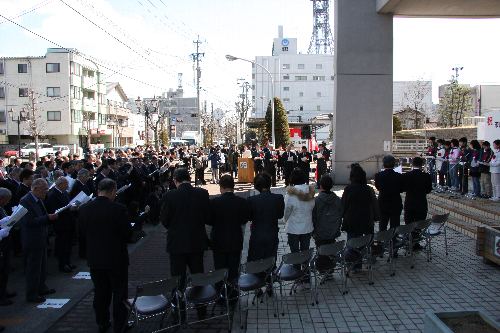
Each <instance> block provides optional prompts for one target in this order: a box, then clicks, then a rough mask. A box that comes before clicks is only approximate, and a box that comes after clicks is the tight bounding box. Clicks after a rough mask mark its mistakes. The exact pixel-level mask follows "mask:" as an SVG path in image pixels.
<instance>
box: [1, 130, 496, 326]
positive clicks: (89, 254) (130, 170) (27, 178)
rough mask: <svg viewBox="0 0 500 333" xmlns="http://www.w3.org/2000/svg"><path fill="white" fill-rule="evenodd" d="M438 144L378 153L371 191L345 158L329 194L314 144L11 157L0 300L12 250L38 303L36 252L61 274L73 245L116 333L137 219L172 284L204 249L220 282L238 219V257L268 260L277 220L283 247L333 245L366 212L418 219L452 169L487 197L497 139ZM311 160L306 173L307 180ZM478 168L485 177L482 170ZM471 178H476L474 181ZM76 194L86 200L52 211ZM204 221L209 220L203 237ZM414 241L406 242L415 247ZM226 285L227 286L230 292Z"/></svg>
mask: <svg viewBox="0 0 500 333" xmlns="http://www.w3.org/2000/svg"><path fill="white" fill-rule="evenodd" d="M440 144H441V141H440V140H438V141H435V140H434V138H431V141H430V145H429V150H428V152H427V156H426V159H427V164H426V159H424V158H420V157H416V158H414V159H413V160H412V170H411V171H410V172H406V173H404V174H400V173H398V172H395V171H394V168H395V165H396V159H395V158H394V157H393V156H390V155H388V156H385V157H384V159H383V166H384V170H383V171H381V172H379V173H378V174H376V176H375V187H376V189H377V190H378V193H379V195H378V198H377V197H376V195H375V191H374V190H373V188H372V187H371V186H369V185H368V184H367V177H366V172H365V171H364V170H363V169H362V167H361V166H360V165H359V164H352V165H351V171H350V184H349V185H348V186H347V187H345V189H344V191H343V194H342V196H341V197H339V196H337V195H336V194H335V193H334V192H333V191H332V188H333V180H332V178H331V177H330V175H329V172H328V164H327V163H328V160H329V157H330V152H329V151H328V149H327V148H326V145H325V144H320V145H319V150H318V151H316V152H309V151H308V150H307V148H306V147H302V149H301V151H299V152H296V151H295V150H294V149H293V147H292V146H288V147H287V148H286V149H274V148H273V147H272V146H269V145H266V146H265V147H263V148H262V149H261V148H260V147H259V145H253V146H252V147H251V148H250V149H249V148H248V147H242V148H241V149H237V148H236V147H235V146H230V147H227V148H220V147H212V148H211V149H209V150H208V151H205V150H203V149H190V148H188V147H179V148H176V149H168V148H167V147H161V148H160V149H159V150H158V151H156V150H154V149H153V148H152V147H148V148H143V147H138V148H136V149H133V150H132V149H129V150H116V151H115V150H105V151H104V152H102V153H99V154H92V153H89V154H87V155H85V156H84V157H83V158H81V157H80V156H77V155H70V156H62V155H61V154H60V153H56V154H55V155H54V156H44V157H42V158H40V160H39V161H36V162H26V161H25V162H22V161H21V160H19V159H13V160H12V161H10V163H9V164H8V165H3V164H1V165H0V218H3V219H2V220H0V239H1V242H0V259H1V260H0V306H8V305H10V304H12V303H13V299H15V296H16V293H15V292H14V291H10V290H8V289H7V284H8V277H9V272H10V258H11V257H12V256H21V255H22V256H24V258H23V259H24V264H25V276H26V301H27V302H31V303H41V302H44V301H45V300H46V299H45V296H47V295H50V294H54V293H56V290H54V289H52V288H50V287H49V286H48V285H47V284H46V273H47V254H48V252H51V253H53V254H54V256H55V258H56V259H57V262H58V268H59V270H60V271H61V273H63V274H64V273H68V274H69V273H72V272H74V270H75V268H76V266H75V265H74V263H73V262H72V260H71V259H72V258H73V257H74V256H72V249H73V247H74V245H75V244H77V245H78V255H79V256H80V257H81V258H84V259H86V260H87V262H88V265H89V267H90V274H91V278H92V281H93V283H94V287H95V296H94V303H93V306H94V310H95V313H96V321H97V324H98V325H99V329H100V331H101V332H106V331H107V330H108V329H109V328H110V327H111V322H110V319H111V315H110V312H109V307H110V305H111V302H112V303H113V315H112V317H113V329H114V331H115V332H121V331H122V330H123V329H125V328H126V327H127V325H128V324H127V313H128V312H127V306H126V302H124V301H125V300H126V299H127V289H128V252H127V243H129V242H134V241H137V239H139V238H141V237H142V236H144V231H143V228H142V226H143V225H144V223H153V224H157V223H161V224H163V226H164V227H165V228H166V229H167V231H168V232H167V244H166V249H167V252H168V254H169V259H170V260H169V261H170V272H171V275H172V276H179V277H180V287H181V288H183V287H184V286H185V283H186V282H185V281H186V271H187V270H188V269H189V272H191V273H192V274H194V273H201V272H203V270H204V263H203V260H204V252H205V251H206V250H207V249H208V248H210V249H211V250H212V251H213V260H214V268H215V269H219V268H226V269H228V280H229V281H230V282H234V281H235V280H236V279H237V276H238V273H239V267H240V258H241V252H242V249H243V247H244V246H243V245H244V244H243V243H244V237H243V230H244V228H243V226H244V225H245V224H246V223H251V226H250V237H249V244H248V257H247V258H246V260H247V261H255V260H259V259H266V258H269V257H274V258H275V259H277V254H278V243H279V236H278V234H279V226H278V221H279V220H280V219H283V220H284V222H285V232H286V234H287V239H288V246H289V248H290V252H292V253H294V252H299V251H304V250H307V249H309V248H310V246H311V240H314V243H315V245H316V246H321V245H324V244H329V243H333V242H335V241H336V239H337V238H338V237H339V236H340V235H341V231H344V232H346V234H347V239H351V238H355V237H359V236H362V235H366V234H373V233H374V231H375V222H376V221H378V222H379V227H378V230H380V231H381V230H386V229H387V228H388V227H389V228H395V227H397V226H399V225H400V223H401V221H400V216H401V213H402V211H403V209H404V215H403V216H404V222H405V223H411V222H415V221H419V220H423V219H425V218H426V217H427V211H428V209H427V198H426V196H427V194H428V193H430V192H431V191H432V189H433V183H438V184H441V183H442V184H443V186H444V185H445V184H449V185H450V187H451V188H452V189H453V190H461V191H465V192H467V190H466V189H465V190H464V188H463V186H464V184H466V183H467V181H464V178H466V177H467V176H470V177H472V179H473V184H474V193H475V194H476V195H480V194H485V195H487V192H486V191H487V189H488V187H487V186H486V185H484V184H483V183H484V182H485V181H486V180H487V181H488V182H490V184H491V186H492V187H493V193H492V195H490V196H492V198H493V199H496V200H498V198H499V197H498V196H499V193H500V192H499V180H500V171H499V169H500V166H499V165H500V164H499V160H498V158H497V156H499V157H500V152H499V149H500V141H498V140H496V141H495V142H494V143H493V146H494V148H493V150H490V148H489V144H488V143H487V142H483V148H480V147H478V144H477V142H476V141H474V140H473V141H472V142H471V143H470V148H468V147H467V140H465V141H464V139H461V140H452V141H451V146H450V147H448V148H447V142H444V143H443V147H441V146H440ZM239 157H243V158H252V159H253V160H254V163H255V178H254V182H253V184H254V187H255V189H256V190H257V191H258V192H259V193H258V194H257V195H255V196H251V197H249V198H248V199H243V198H241V197H238V196H237V195H235V193H234V188H235V177H237V174H238V162H237V161H238V158H239ZM462 160H463V161H464V163H461V162H460V161H462ZM313 161H316V180H317V182H315V183H314V184H309V182H310V178H309V174H310V172H311V165H310V163H311V162H313ZM444 164H446V167H443V165H444ZM481 166H483V167H481ZM485 167H489V169H485ZM207 168H210V169H211V173H212V182H213V183H217V184H218V185H219V189H220V193H221V195H220V196H217V197H215V198H213V199H210V197H209V193H208V191H207V190H206V189H204V188H202V187H200V186H197V185H203V184H206V181H205V179H204V178H205V170H206V169H207ZM424 168H427V169H428V170H429V173H427V172H425V170H424ZM476 169H477V170H476ZM486 170H488V171H487V172H488V177H487V176H483V175H485V174H487V172H486ZM436 171H437V172H436ZM280 178H281V179H284V181H285V184H286V186H287V187H286V193H285V195H281V194H275V193H272V192H271V188H272V187H273V186H275V185H276V181H277V179H280ZM474 178H481V182H480V183H479V182H478V181H477V180H474ZM478 184H480V185H478ZM193 185H194V186H193ZM460 186H462V187H460ZM476 187H477V188H476ZM479 189H482V190H481V191H483V192H479V191H480V190H479ZM81 192H83V193H85V194H86V195H87V196H90V197H94V199H93V200H90V201H89V202H87V203H85V204H82V205H78V203H77V204H74V205H71V207H70V208H69V209H66V210H62V211H61V210H60V209H61V208H63V207H67V206H68V204H69V203H70V201H71V200H72V199H73V198H75V197H77V196H78V195H79V194H80V193H81ZM403 192H405V193H406V196H405V201H404V203H403V202H402V199H401V193H403ZM18 205H22V206H23V207H24V208H26V210H27V213H26V215H24V217H23V218H22V219H21V221H20V222H19V223H17V224H16V225H15V226H14V227H12V228H11V227H10V226H7V224H4V222H5V221H8V218H6V217H7V216H9V215H10V214H12V211H13V210H15V207H16V206H18ZM206 226H210V227H211V231H210V234H207V231H206V230H207V229H206ZM419 247H420V245H419V244H418V243H417V244H416V245H415V249H418V248H419ZM394 255H395V256H397V251H395V253H394ZM356 268H358V267H356ZM234 292H235V290H234V289H232V290H231V292H230V294H231V295H234ZM267 292H271V291H270V290H269V289H268V290H267ZM197 310H198V315H199V316H200V317H204V316H205V312H206V309H204V308H203V307H199V308H197ZM1 330H2V329H1V328H0V331H1Z"/></svg>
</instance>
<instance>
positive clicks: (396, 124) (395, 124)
mask: <svg viewBox="0 0 500 333" xmlns="http://www.w3.org/2000/svg"><path fill="white" fill-rule="evenodd" d="M402 129H403V127H402V126H401V120H399V118H398V117H396V116H392V133H396V132H398V131H401V130H402Z"/></svg>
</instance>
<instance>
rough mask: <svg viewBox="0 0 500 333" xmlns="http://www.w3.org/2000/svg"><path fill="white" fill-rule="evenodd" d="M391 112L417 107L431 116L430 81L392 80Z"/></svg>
mask: <svg viewBox="0 0 500 333" xmlns="http://www.w3.org/2000/svg"><path fill="white" fill-rule="evenodd" d="M392 96H393V97H392V113H396V112H399V111H401V110H404V109H407V108H410V109H414V108H415V107H417V108H418V109H419V110H418V111H420V112H423V113H425V115H426V116H427V117H432V116H433V105H432V81H394V82H393V91H392Z"/></svg>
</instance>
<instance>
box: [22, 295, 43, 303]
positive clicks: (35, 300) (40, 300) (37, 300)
mask: <svg viewBox="0 0 500 333" xmlns="http://www.w3.org/2000/svg"><path fill="white" fill-rule="evenodd" d="M45 301H46V298H45V297H42V296H38V297H32V298H27V299H26V302H28V303H43V302H45Z"/></svg>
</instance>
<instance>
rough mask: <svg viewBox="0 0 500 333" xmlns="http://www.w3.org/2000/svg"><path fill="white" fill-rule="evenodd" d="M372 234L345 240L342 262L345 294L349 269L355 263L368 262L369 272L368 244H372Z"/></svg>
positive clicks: (369, 268)
mask: <svg viewBox="0 0 500 333" xmlns="http://www.w3.org/2000/svg"><path fill="white" fill-rule="evenodd" d="M372 240H373V235H372V234H369V235H364V236H361V237H356V238H351V239H349V240H348V241H347V244H346V250H345V251H344V262H345V267H346V270H345V275H346V278H345V279H344V292H343V293H342V294H343V295H345V294H347V293H348V292H349V290H348V289H347V280H348V278H349V276H350V273H351V270H352V269H353V267H354V266H356V265H363V263H366V264H368V271H369V274H371V272H370V271H371V269H372V264H371V259H370V256H371V255H370V245H371V244H372Z"/></svg>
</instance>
